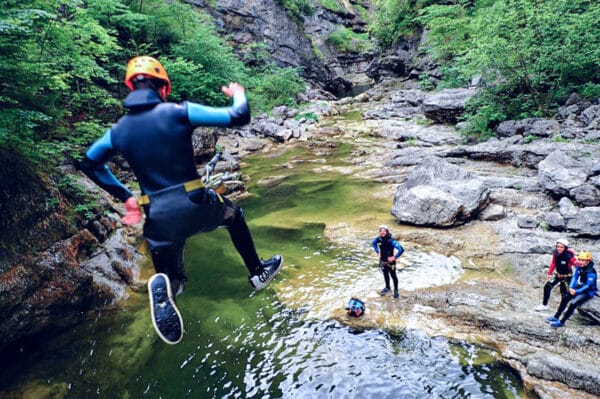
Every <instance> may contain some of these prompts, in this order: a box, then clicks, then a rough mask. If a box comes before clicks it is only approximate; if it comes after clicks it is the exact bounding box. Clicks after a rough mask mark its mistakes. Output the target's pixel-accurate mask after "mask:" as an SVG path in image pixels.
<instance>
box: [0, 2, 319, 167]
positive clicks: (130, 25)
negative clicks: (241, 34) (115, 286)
mask: <svg viewBox="0 0 600 399" xmlns="http://www.w3.org/2000/svg"><path fill="white" fill-rule="evenodd" d="M292 3H294V4H297V5H301V4H303V2H292ZM306 4H308V3H306ZM225 40H226V39H224V38H220V37H219V36H218V34H217V33H216V31H215V30H214V28H213V27H212V24H211V22H210V20H209V19H208V17H207V16H206V15H204V14H202V11H201V10H200V9H196V8H193V7H192V6H190V5H189V4H187V3H185V2H181V1H168V2H165V1H164V0H144V1H139V0H44V1H42V0H21V1H18V2H17V1H10V2H8V3H7V4H4V7H2V8H1V9H0V74H1V75H2V76H3V80H2V83H1V84H0V109H1V111H2V112H0V146H1V147H3V148H10V149H16V150H18V151H19V152H20V153H23V154H25V155H26V156H27V157H28V158H29V159H30V160H32V161H36V162H38V163H39V165H40V166H44V167H47V166H51V165H53V164H56V163H63V162H69V161H70V160H71V159H78V158H80V157H81V154H83V152H84V151H85V148H86V147H87V146H88V145H89V144H90V143H91V142H92V141H94V139H96V138H97V137H98V136H99V135H100V134H101V133H102V131H103V130H104V129H106V127H107V126H110V123H112V122H114V121H115V120H116V119H117V118H118V117H119V116H120V115H121V113H122V110H121V105H120V104H121V101H122V98H123V97H124V95H125V94H126V93H127V90H126V89H125V87H124V85H123V84H122V82H123V77H124V73H125V65H126V62H127V60H128V59H129V58H131V57H133V56H137V55H140V54H148V55H151V56H155V57H157V58H159V59H160V60H161V62H163V64H164V65H165V67H166V69H167V71H168V72H169V75H170V78H171V81H172V83H173V96H172V100H175V101H178V100H183V99H189V100H192V101H201V102H206V103H208V104H210V105H225V104H229V103H230V101H231V100H230V99H228V98H227V97H226V96H223V94H222V93H221V92H220V88H221V86H222V85H226V84H228V82H230V81H239V82H240V83H242V84H245V85H246V86H247V87H248V88H249V89H253V88H256V89H257V90H258V92H257V93H256V94H255V95H254V101H253V103H252V107H253V109H254V110H266V109H267V107H270V106H274V105H279V104H284V103H285V104H291V103H293V98H294V97H295V94H296V93H297V92H300V91H303V90H304V82H303V80H302V79H301V78H300V76H299V74H298V72H297V71H292V70H287V69H279V68H276V67H275V66H273V65H271V64H270V63H269V62H267V60H268V59H269V53H268V52H267V51H266V48H265V47H264V46H263V45H261V44H256V45H250V46H248V48H247V49H246V51H245V52H244V53H243V54H244V57H245V58H244V59H242V60H240V59H239V58H238V57H237V56H236V55H235V54H234V52H233V49H232V48H231V47H230V46H229V45H227V43H226V42H225ZM256 49H259V50H260V51H254V50H256ZM244 60H246V61H247V62H248V65H245V64H244ZM271 84H273V85H275V86H274V87H269V85H271ZM294 90H296V91H295V92H294Z"/></svg>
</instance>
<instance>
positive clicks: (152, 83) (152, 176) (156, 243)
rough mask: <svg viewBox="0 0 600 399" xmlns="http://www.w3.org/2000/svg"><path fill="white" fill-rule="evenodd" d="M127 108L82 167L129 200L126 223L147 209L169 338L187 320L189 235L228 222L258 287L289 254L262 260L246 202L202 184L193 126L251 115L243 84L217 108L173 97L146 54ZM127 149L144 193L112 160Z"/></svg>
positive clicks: (158, 308) (156, 309) (132, 77)
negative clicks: (183, 305) (180, 305)
mask: <svg viewBox="0 0 600 399" xmlns="http://www.w3.org/2000/svg"><path fill="white" fill-rule="evenodd" d="M125 85H126V86H127V87H128V88H129V89H130V90H131V93H130V94H129V95H128V96H127V97H126V98H125V101H124V107H125V109H126V110H127V114H126V115H125V116H123V117H122V118H121V119H119V121H118V122H117V123H116V124H114V125H113V126H112V127H111V128H110V129H109V130H107V131H106V132H105V133H104V135H103V136H102V137H101V138H100V139H98V140H97V141H96V142H95V143H93V144H92V145H91V146H90V148H89V149H88V150H87V152H86V154H85V158H84V160H83V161H82V163H81V170H82V171H83V172H84V173H85V174H86V175H87V176H89V177H90V178H91V179H92V180H93V181H94V182H95V183H96V184H98V185H99V186H100V187H101V188H103V189H104V190H106V191H107V192H108V193H110V194H111V195H113V196H114V197H115V198H117V199H119V200H121V201H122V202H124V203H125V211H126V214H125V216H124V218H123V219H122V220H123V223H125V224H135V223H138V222H139V221H140V220H141V218H142V213H141V211H140V208H139V206H138V205H141V206H142V207H143V211H144V213H145V215H146V220H145V223H144V237H145V239H146V241H147V242H148V244H149V247H150V252H151V256H152V262H153V264H154V268H155V270H156V274H155V275H153V276H152V277H151V278H150V280H149V282H148V290H149V297H150V308H151V315H152V321H153V324H154V327H155V328H156V331H157V332H158V335H159V336H160V337H161V338H162V339H163V340H164V341H165V342H167V343H171V344H175V343H177V342H179V341H180V340H181V338H182V337H183V320H182V318H181V315H180V313H179V310H178V309H177V307H176V305H175V300H174V297H175V295H177V294H179V293H181V292H182V290H183V285H184V282H185V281H186V280H187V278H186V275H185V271H184V264H183V250H184V246H185V242H186V239H187V238H188V237H190V236H192V235H194V234H196V233H198V232H208V231H212V230H214V229H216V228H217V227H226V228H227V230H228V231H229V234H230V236H231V240H232V242H233V245H234V246H235V248H236V250H237V251H238V252H239V254H240V255H241V257H242V259H243V261H244V263H245V265H246V267H247V269H248V272H249V278H248V280H249V282H250V284H251V285H252V287H253V288H254V289H255V290H260V289H262V288H264V287H265V286H266V285H267V284H268V283H269V282H270V281H271V279H272V278H273V277H274V276H275V275H276V274H277V273H279V271H280V270H281V265H282V263H283V258H282V257H281V256H280V255H275V256H273V257H272V258H270V259H268V260H266V261H261V260H260V259H259V257H258V255H257V253H256V249H255V247H254V242H253V240H252V236H251V234H250V230H249V229H248V226H247V225H246V221H245V220H244V213H243V211H242V209H241V208H240V207H239V206H238V205H236V204H234V203H233V202H231V201H230V200H229V199H227V198H225V197H222V196H221V195H219V194H217V193H216V192H215V191H213V190H212V189H209V188H207V187H204V184H203V182H202V180H201V178H200V175H199V174H198V171H197V169H196V164H195V162H194V150H193V147H192V133H193V131H194V129H195V128H196V127H198V126H219V127H232V126H242V125H245V124H247V123H248V122H249V121H250V108H249V106H248V102H247V99H246V94H245V89H244V87H243V86H241V85H239V84H238V83H233V82H232V83H230V84H229V86H227V87H223V88H222V92H223V94H225V95H226V96H227V97H231V98H232V99H233V105H232V106H230V107H221V108H214V107H208V106H204V105H200V104H195V103H192V102H182V103H179V104H177V103H172V102H167V96H168V95H169V93H170V92H171V82H170V80H169V77H168V75H167V72H166V71H165V69H164V68H163V66H162V65H161V64H160V63H159V62H158V61H157V60H156V59H154V58H152V57H147V56H141V57H135V58H133V59H131V60H130V61H129V63H128V65H127V71H126V76H125ZM116 153H120V154H122V155H123V156H124V157H125V159H126V160H127V162H128V163H129V166H130V167H131V169H132V170H133V173H134V174H135V176H136V178H137V180H138V182H139V185H140V188H141V192H142V195H141V196H140V197H139V198H136V197H134V196H133V194H132V193H131V191H130V190H129V189H128V188H127V187H125V185H123V183H121V182H120V181H119V180H118V179H116V178H115V176H114V175H113V174H112V173H111V171H110V170H109V169H108V167H107V166H106V163H107V162H108V161H109V160H110V159H111V157H112V156H113V155H114V154H116Z"/></svg>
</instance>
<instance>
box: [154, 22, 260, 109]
mask: <svg viewBox="0 0 600 399" xmlns="http://www.w3.org/2000/svg"><path fill="white" fill-rule="evenodd" d="M200 23H201V21H197V24H198V25H196V26H195V29H194V32H193V33H191V34H189V37H188V38H187V39H185V40H182V41H181V42H179V43H177V44H174V45H173V46H172V53H173V56H175V57H176V61H178V64H179V65H178V67H177V65H173V64H172V63H171V62H169V61H167V60H163V62H164V66H165V68H166V70H167V71H169V76H170V77H171V78H172V81H174V82H180V83H181V86H182V88H178V87H177V86H178V85H179V83H178V85H174V87H173V89H174V96H173V97H174V99H176V100H181V99H184V98H186V99H189V100H191V101H194V100H195V101H203V102H206V103H208V104H214V105H224V104H226V103H229V102H230V100H229V99H228V98H227V97H225V96H223V94H222V93H221V86H223V85H227V84H228V83H229V82H230V81H237V82H240V83H245V82H244V80H245V79H246V78H247V75H248V74H249V71H248V70H247V68H246V66H245V65H244V64H243V63H242V62H241V61H240V60H239V59H238V58H237V57H236V56H235V54H234V53H233V49H232V48H231V47H229V46H227V45H226V44H225V42H224V40H223V39H221V38H220V37H219V36H217V35H216V33H215V32H214V28H213V27H212V26H211V25H209V24H207V23H206V22H205V23H204V24H202V25H201V24H200ZM186 63H189V64H192V65H189V66H185V65H182V64H186ZM182 69H184V71H183V73H182V74H180V72H182V71H181V70H182Z"/></svg>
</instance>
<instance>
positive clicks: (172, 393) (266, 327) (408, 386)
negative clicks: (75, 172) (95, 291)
mask: <svg viewBox="0 0 600 399" xmlns="http://www.w3.org/2000/svg"><path fill="white" fill-rule="evenodd" d="M284 163H285V162H283V160H268V161H266V160H260V159H256V160H255V161H253V162H252V163H251V165H250V166H249V168H250V169H251V175H252V176H253V177H255V181H258V180H259V179H260V178H261V176H266V174H267V170H269V169H273V165H278V164H279V165H281V164H284ZM311 167H312V166H310V165H306V169H303V164H302V163H295V167H294V169H293V170H292V171H288V174H287V177H286V179H285V180H284V182H282V183H281V184H280V185H278V186H276V187H269V188H260V189H259V188H256V187H251V189H252V190H253V193H254V197H252V198H251V199H249V200H247V201H245V202H244V203H243V204H242V205H243V207H244V209H245V212H246V215H247V217H248V220H249V224H250V228H251V230H252V232H253V235H254V237H255V240H256V244H257V248H258V250H259V253H260V254H261V256H263V257H265V258H266V257H269V256H271V255H272V254H273V253H275V252H281V253H283V254H284V257H285V269H284V271H283V272H282V273H281V274H280V275H279V276H278V277H277V279H276V280H274V282H273V283H272V284H271V285H270V286H269V287H268V288H267V289H266V290H264V291H261V292H259V293H252V292H251V290H250V287H249V285H248V282H247V276H246V271H245V268H244V267H243V265H242V264H241V260H240V258H239V256H238V255H237V253H236V252H235V250H234V249H233V246H232V245H231V243H230V241H229V237H228V234H227V233H226V232H225V231H223V230H219V231H216V232H213V233H210V234H203V235H199V236H196V237H194V238H192V239H190V240H189V242H188V245H187V247H186V264H187V270H188V275H189V279H190V282H189V283H188V285H187V286H186V291H185V293H184V294H183V295H182V296H180V297H178V305H179V308H180V310H181V312H182V315H183V318H184V322H185V329H186V332H185V336H184V338H183V340H182V342H181V343H180V344H178V345H176V346H169V345H165V344H163V343H162V341H160V340H159V339H158V338H157V337H156V335H155V333H154V331H153V329H152V327H151V323H150V319H149V311H148V309H147V305H146V297H145V295H143V294H134V297H133V299H132V300H131V301H129V302H128V304H127V306H126V307H125V308H123V309H120V310H117V311H112V312H104V313H103V314H99V315H98V317H97V318H95V319H94V320H91V321H90V322H89V323H86V324H83V325H81V326H78V327H77V328H76V329H75V330H73V331H72V332H70V333H67V334H64V335H63V336H61V337H58V338H56V339H53V340H49V341H47V342H46V341H45V342H44V345H40V346H39V347H37V348H28V349H27V350H25V351H24V352H23V353H21V354H17V355H16V356H15V357H14V359H11V362H10V364H8V365H7V364H6V362H5V364H4V366H3V367H4V368H3V369H2V370H0V391H5V392H4V394H2V392H0V396H2V397H7V398H22V397H27V395H29V397H34V398H35V397H52V398H65V397H66V398H111V399H112V398H165V399H166V398H250V397H252V398H254V397H261V398H371V397H373V398H375V397H377V398H379V397H382V398H428V397H436V398H438V397H439V398H486V397H489V398H513V397H520V396H524V394H523V391H522V388H521V385H520V382H519V380H518V378H517V377H516V376H515V375H514V373H513V372H512V371H511V370H510V369H509V368H507V367H505V366H503V365H502V364H501V363H500V362H498V361H497V360H496V358H495V354H494V353H493V352H491V351H488V350H484V349H481V348H477V347H475V346H472V345H468V344H464V343H452V342H449V341H448V340H446V339H444V338H435V339H432V338H428V337H426V336H425V335H424V334H422V333H420V332H419V331H417V330H410V329H401V328H390V329H387V330H386V331H384V330H383V329H382V328H369V329H356V328H354V327H350V326H347V325H343V324H341V323H340V322H338V321H336V320H335V318H334V317H333V316H334V314H335V312H336V311H338V312H339V310H340V309H343V306H344V305H345V302H346V301H347V300H348V299H349V298H350V296H360V297H361V298H365V299H366V300H367V303H368V306H370V302H369V301H370V299H373V298H378V299H381V298H380V297H379V295H378V294H377V291H378V290H379V289H380V288H381V286H382V284H383V277H382V275H381V274H380V273H379V272H378V270H377V267H376V258H375V256H374V254H373V252H372V249H371V247H370V241H371V239H372V238H374V236H375V235H376V226H377V225H378V224H379V223H381V221H384V222H387V220H385V219H386V218H389V204H388V203H386V202H382V203H373V201H372V198H369V197H368V196H364V195H362V196H361V193H363V192H364V190H367V191H368V190H369V188H373V187H374V186H373V183H371V182H364V181H357V180H353V179H352V178H351V177H348V178H345V179H342V178H339V177H338V176H332V175H330V176H328V175H326V174H319V175H318V176H316V175H315V174H312V173H309V172H310V170H311V169H310V168H311ZM275 168H276V167H275ZM365 220H366V221H365ZM340 223H341V224H346V225H349V226H356V225H361V223H364V224H365V225H367V228H366V229H363V230H361V229H360V228H359V229H357V230H356V231H357V232H355V233H352V234H347V235H344V236H343V237H341V236H337V237H335V239H332V237H326V236H325V235H324V232H325V229H326V227H327V226H331V225H335V224H340ZM371 233H372V234H373V237H371V236H370V234H371ZM406 249H407V251H406V253H405V255H404V256H403V257H402V258H401V260H402V262H401V263H400V265H399V266H400V270H399V272H398V274H399V280H400V288H401V289H402V290H404V291H410V290H414V289H417V288H423V287H427V286H433V285H440V284H446V283H449V282H451V281H454V280H456V279H457V278H458V277H459V276H460V275H461V273H462V269H461V267H460V261H459V260H458V259H456V258H452V257H450V258H448V257H444V256H441V255H439V254H435V253H425V252H416V251H413V250H411V249H410V248H406ZM389 299H390V301H392V299H391V298H389ZM386 300H387V298H386ZM387 303H388V305H389V306H390V309H391V310H389V311H387V308H382V309H379V312H380V313H386V312H387V313H389V314H388V315H387V316H386V317H387V318H388V322H387V323H381V324H379V326H385V327H390V326H393V325H394V323H395V321H394V317H398V316H397V315H395V312H394V306H395V305H394V304H395V303H396V302H387ZM368 309H370V308H368ZM368 311H369V310H368ZM13 360H14V361H13ZM9 389H10V390H11V391H12V394H9V393H7V392H6V391H7V390H9ZM43 392H46V394H44V393H43ZM48 392H52V393H51V394H50V393H48Z"/></svg>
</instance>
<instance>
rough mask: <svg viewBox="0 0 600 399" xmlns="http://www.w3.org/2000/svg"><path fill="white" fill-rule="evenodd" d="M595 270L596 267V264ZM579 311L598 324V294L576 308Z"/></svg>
mask: <svg viewBox="0 0 600 399" xmlns="http://www.w3.org/2000/svg"><path fill="white" fill-rule="evenodd" d="M596 272H598V267H597V266H596ZM577 310H578V311H579V313H581V315H583V316H584V317H586V318H588V319H590V320H591V321H592V322H594V323H595V324H597V325H599V326H600V296H599V295H598V294H596V296H595V297H594V298H592V299H590V300H589V301H587V302H586V303H584V304H583V305H581V306H580V307H578V308H577Z"/></svg>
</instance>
